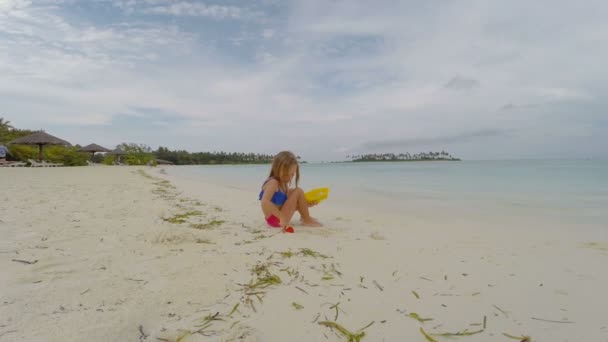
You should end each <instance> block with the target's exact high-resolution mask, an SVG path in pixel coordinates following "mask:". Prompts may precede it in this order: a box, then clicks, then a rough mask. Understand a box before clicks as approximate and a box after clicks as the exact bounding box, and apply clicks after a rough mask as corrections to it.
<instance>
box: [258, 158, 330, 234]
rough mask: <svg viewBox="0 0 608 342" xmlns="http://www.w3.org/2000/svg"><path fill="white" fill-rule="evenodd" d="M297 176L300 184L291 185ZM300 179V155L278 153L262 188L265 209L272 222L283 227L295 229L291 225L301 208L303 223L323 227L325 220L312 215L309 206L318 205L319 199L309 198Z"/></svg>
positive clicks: (269, 221)
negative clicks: (315, 200)
mask: <svg viewBox="0 0 608 342" xmlns="http://www.w3.org/2000/svg"><path fill="white" fill-rule="evenodd" d="M294 176H295V178H296V182H295V186H296V187H295V188H290V185H291V184H292V181H293V178H294ZM299 181H300V167H299V165H298V160H297V159H296V156H295V155H294V154H293V153H291V152H289V151H283V152H280V153H279V154H277V155H276V156H275V157H274V159H273V160H272V169H271V170H270V175H269V176H268V179H267V180H266V181H265V182H264V184H263V185H262V191H261V192H260V200H261V201H262V212H263V213H264V217H265V218H266V222H268V224H269V225H270V226H272V227H283V229H284V230H286V231H289V232H293V228H291V227H287V226H288V225H289V222H290V221H291V218H292V217H293V214H294V213H295V212H296V210H297V211H298V212H299V213H300V217H301V221H302V224H303V225H305V226H309V227H321V223H319V221H317V220H316V219H315V218H313V217H311V216H310V213H309V212H308V208H309V207H312V206H315V205H316V204H317V203H316V202H311V203H309V202H307V201H306V198H305V197H304V191H302V189H301V188H298V182H299ZM289 228H291V230H289Z"/></svg>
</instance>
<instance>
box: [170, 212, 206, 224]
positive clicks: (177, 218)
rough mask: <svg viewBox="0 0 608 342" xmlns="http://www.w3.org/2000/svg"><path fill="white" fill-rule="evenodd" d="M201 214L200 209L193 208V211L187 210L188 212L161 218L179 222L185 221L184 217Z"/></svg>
mask: <svg viewBox="0 0 608 342" xmlns="http://www.w3.org/2000/svg"><path fill="white" fill-rule="evenodd" d="M202 214H203V212H202V211H199V210H195V211H189V212H186V213H183V214H177V215H174V216H172V217H168V218H163V220H165V221H167V222H169V223H175V224H181V223H186V219H187V218H188V217H190V216H200V215H202Z"/></svg>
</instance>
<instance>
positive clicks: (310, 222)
mask: <svg viewBox="0 0 608 342" xmlns="http://www.w3.org/2000/svg"><path fill="white" fill-rule="evenodd" d="M301 222H302V225H303V226H306V227H323V225H322V224H321V222H319V221H317V219H316V218H314V217H310V218H308V219H307V220H301Z"/></svg>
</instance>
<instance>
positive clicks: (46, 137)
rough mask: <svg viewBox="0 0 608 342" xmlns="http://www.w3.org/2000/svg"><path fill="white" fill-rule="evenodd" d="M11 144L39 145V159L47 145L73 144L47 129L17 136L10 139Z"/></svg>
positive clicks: (40, 159)
mask: <svg viewBox="0 0 608 342" xmlns="http://www.w3.org/2000/svg"><path fill="white" fill-rule="evenodd" d="M9 144H14V145H38V160H39V161H42V148H43V147H44V146H45V145H63V146H71V144H70V143H69V142H67V141H65V140H63V139H59V138H57V137H54V136H52V135H50V134H48V133H46V132H45V131H38V132H36V133H33V134H30V135H26V136H25V137H21V138H17V139H15V140H13V141H10V142H9Z"/></svg>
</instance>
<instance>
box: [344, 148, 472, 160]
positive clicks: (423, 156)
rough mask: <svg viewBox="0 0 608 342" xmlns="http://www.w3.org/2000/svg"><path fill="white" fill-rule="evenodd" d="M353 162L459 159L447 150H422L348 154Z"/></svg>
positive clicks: (347, 157)
mask: <svg viewBox="0 0 608 342" xmlns="http://www.w3.org/2000/svg"><path fill="white" fill-rule="evenodd" d="M346 159H350V160H351V161H353V162H378V161H459V160H460V159H458V158H454V157H452V155H450V154H449V153H447V152H445V151H441V152H428V153H426V152H422V153H417V154H410V153H408V152H406V153H399V154H394V153H382V154H377V153H374V154H363V155H358V156H346Z"/></svg>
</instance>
